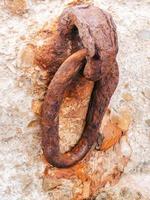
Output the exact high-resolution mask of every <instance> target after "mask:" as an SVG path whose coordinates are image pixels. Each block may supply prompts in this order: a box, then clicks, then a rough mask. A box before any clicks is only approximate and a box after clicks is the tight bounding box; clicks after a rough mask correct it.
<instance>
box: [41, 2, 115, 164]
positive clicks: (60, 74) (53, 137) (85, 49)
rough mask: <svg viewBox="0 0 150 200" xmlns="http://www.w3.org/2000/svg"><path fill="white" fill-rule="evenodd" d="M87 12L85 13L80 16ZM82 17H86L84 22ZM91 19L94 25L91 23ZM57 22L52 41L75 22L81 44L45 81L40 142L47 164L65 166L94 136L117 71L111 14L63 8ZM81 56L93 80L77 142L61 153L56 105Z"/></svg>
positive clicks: (88, 146) (82, 152)
mask: <svg viewBox="0 0 150 200" xmlns="http://www.w3.org/2000/svg"><path fill="white" fill-rule="evenodd" d="M88 12H89V13H90V14H89V16H88V17H87V18H84V17H83V16H84V15H85V16H87V13H88ZM80 15H81V17H80ZM85 19H86V20H89V21H87V22H86V21H85ZM93 22H95V23H96V24H97V25H96V26H95V25H94V26H93ZM90 23H91V25H90ZM58 24H59V26H58V37H56V38H57V39H56V42H59V43H60V44H61V43H63V40H64V37H66V38H67V37H68V33H69V32H70V30H71V28H72V27H73V25H74V24H75V26H76V27H77V28H78V29H79V36H80V39H78V40H77V42H76V43H77V44H78V43H80V44H81V46H82V49H81V46H77V51H76V52H75V53H74V52H72V53H73V54H72V55H69V56H68V58H67V59H66V60H65V61H64V62H63V63H62V64H61V65H60V66H59V68H58V69H57V71H56V73H55V75H54V76H53V79H52V80H51V82H50V84H49V87H48V90H47V93H46V95H45V99H44V102H43V106H42V116H41V119H42V120H41V124H42V131H43V135H42V136H43V137H42V145H43V152H44V155H45V157H46V159H47V161H48V162H49V163H50V164H52V165H53V166H55V167H59V168H67V167H70V166H72V165H74V164H76V163H77V162H78V161H80V160H81V159H83V158H84V156H85V155H86V154H87V152H88V151H89V150H90V149H91V147H92V146H93V144H94V143H95V142H96V140H97V139H98V135H99V134H98V132H99V126H100V123H101V121H102V119H103V116H104V113H105V111H106V108H107V107H108V104H109V102H110V99H111V96H112V94H113V93H114V91H115V89H116V86H117V84H118V77H119V73H118V65H117V62H116V55H117V51H118V45H117V36H116V31H115V26H114V23H113V21H112V18H111V17H110V16H109V15H108V14H106V13H105V12H103V11H102V10H101V9H99V8H97V7H94V6H88V7H87V6H86V7H84V6H81V7H78V6H75V7H73V8H69V9H67V10H66V11H64V13H63V14H62V16H61V17H60V19H59V23H58ZM87 24H88V25H87ZM82 26H83V28H82ZM101 29H102V31H101ZM98 31H99V32H98ZM83 36H84V37H85V38H83ZM58 38H59V39H58ZM77 38H78V37H77ZM81 38H82V41H81ZM68 41H69V38H68ZM89 41H90V42H89ZM64 45H65V44H64ZM54 48H55V46H54ZM85 57H86V60H87V62H86V64H85V65H84V71H83V75H84V76H85V77H86V78H87V79H90V80H93V81H94V88H93V91H92V95H91V98H90V103H89V106H88V112H87V116H86V123H85V126H84V130H83V133H82V136H81V138H80V139H79V141H78V143H77V144H76V145H75V146H74V147H73V148H72V149H71V150H70V151H68V152H66V153H64V154H62V153H61V152H60V148H59V133H58V114H59V109H60V105H61V102H62V100H63V96H64V92H65V91H66V90H67V89H68V87H69V85H70V83H71V82H72V81H73V79H74V77H75V76H77V75H78V72H79V70H80V69H81V68H82V67H83V64H82V61H83V59H85Z"/></svg>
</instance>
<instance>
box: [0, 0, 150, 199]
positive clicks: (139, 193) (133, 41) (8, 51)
mask: <svg viewBox="0 0 150 200" xmlns="http://www.w3.org/2000/svg"><path fill="white" fill-rule="evenodd" d="M64 2H67V1H60V0H57V1H50V0H45V1H43V0H30V1H28V5H27V11H26V12H25V14H23V15H22V16H20V15H19V16H18V15H16V16H15V15H13V14H11V13H10V11H9V9H8V8H7V6H6V5H5V4H4V1H1V2H0V41H1V45H0V57H1V61H0V72H1V73H0V199H2V200H35V199H41V200H47V199H52V200H53V199H55V198H53V197H49V196H48V194H47V193H45V192H43V189H42V174H43V170H44V165H43V161H42V159H41V154H42V152H41V146H40V140H41V138H40V134H39V129H38V128H37V129H29V128H27V125H28V123H29V122H30V121H31V120H33V119H34V114H33V113H32V111H31V100H32V95H31V94H29V93H28V92H27V90H26V87H27V86H26V85H22V84H18V80H19V78H20V77H21V76H23V74H22V72H21V70H20V69H19V66H18V65H17V58H18V52H19V50H20V49H21V48H22V46H23V45H24V44H25V42H26V41H25V39H24V37H25V36H26V35H29V34H32V33H34V32H35V31H36V30H37V29H38V28H39V27H41V26H42V25H43V24H44V23H45V22H47V21H51V20H52V19H53V17H54V16H57V15H59V13H60V12H61V11H62V9H63V6H64ZM95 4H96V5H98V6H100V7H101V8H102V9H104V10H107V11H108V12H109V13H111V14H112V16H113V18H114V20H115V23H116V25H117V30H118V36H119V54H118V63H119V67H120V83H119V86H118V89H117V91H116V93H115V95H114V96H113V99H112V102H111V106H112V107H113V108H114V109H118V108H120V107H121V106H124V105H125V106H126V107H127V108H129V109H130V110H131V111H132V115H133V122H132V125H131V126H130V129H129V131H128V141H129V144H130V146H131V149H132V155H131V160H130V162H129V163H128V165H127V167H126V168H125V170H124V174H123V175H122V177H121V179H120V181H119V183H118V184H117V185H115V186H113V187H109V186H106V187H105V188H104V189H103V190H102V192H101V194H99V196H98V197H97V199H98V200H109V199H112V200H115V199H118V200H126V199H127V200H130V199H133V200H134V199H135V200H138V199H141V200H148V199H150V197H149V196H150V83H149V80H150V69H149V59H150V50H149V45H150V29H149V27H150V14H149V13H150V1H148V0H132V1H131V0H107V1H105V0H95ZM27 84H28V86H29V85H30V81H29V82H28V83H27ZM124 93H129V94H130V95H131V96H132V100H131V101H125V99H124V98H122V95H123V94H124ZM68 184H69V183H68Z"/></svg>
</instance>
